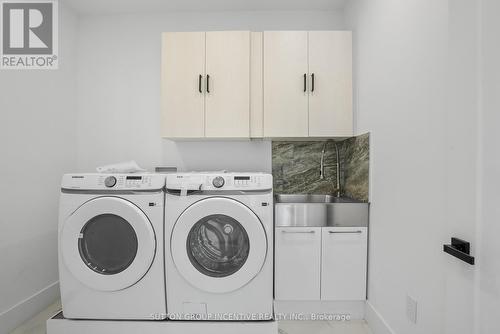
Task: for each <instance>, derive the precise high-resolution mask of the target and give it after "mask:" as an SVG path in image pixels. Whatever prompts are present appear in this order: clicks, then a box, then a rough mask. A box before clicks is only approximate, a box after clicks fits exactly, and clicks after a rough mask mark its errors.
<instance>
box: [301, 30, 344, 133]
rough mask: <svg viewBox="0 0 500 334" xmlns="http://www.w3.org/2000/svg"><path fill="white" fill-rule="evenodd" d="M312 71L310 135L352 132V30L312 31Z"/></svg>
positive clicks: (310, 67) (310, 38)
mask: <svg viewBox="0 0 500 334" xmlns="http://www.w3.org/2000/svg"><path fill="white" fill-rule="evenodd" d="M309 75H310V77H309V80H310V89H309V91H310V95H309V136H311V137H329V136H337V137H344V136H352V134H353V115H352V33H351V32H350V31H310V32H309ZM313 84H314V85H313ZM313 86H314V87H313Z"/></svg>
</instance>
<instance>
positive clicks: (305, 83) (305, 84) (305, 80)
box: [304, 73, 307, 93]
mask: <svg viewBox="0 0 500 334" xmlns="http://www.w3.org/2000/svg"><path fill="white" fill-rule="evenodd" d="M306 91H307V74H306V73H304V93H305V92H306Z"/></svg>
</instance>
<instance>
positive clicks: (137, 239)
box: [60, 197, 156, 291]
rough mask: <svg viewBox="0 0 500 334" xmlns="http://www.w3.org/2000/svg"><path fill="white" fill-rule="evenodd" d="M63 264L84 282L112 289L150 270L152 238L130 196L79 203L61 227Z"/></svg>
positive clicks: (149, 223)
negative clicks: (128, 199) (80, 204)
mask: <svg viewBox="0 0 500 334" xmlns="http://www.w3.org/2000/svg"><path fill="white" fill-rule="evenodd" d="M60 243H61V248H60V251H61V252H62V256H63V259H64V264H65V265H66V267H67V268H68V269H69V270H70V271H71V273H72V274H73V275H74V276H75V278H77V279H78V280H80V281H81V282H82V283H83V284H85V285H87V286H88V287H90V288H92V289H95V290H101V291H117V290H122V289H125V288H128V287H129V286H131V285H133V284H135V283H137V282H138V281H139V280H140V279H141V278H142V277H143V276H144V275H145V274H146V273H147V271H148V270H149V268H150V266H151V264H152V263H153V259H154V255H155V251H156V239H155V233H154V230H153V227H152V225H151V222H150V221H149V219H148V217H147V216H146V215H145V214H144V212H142V211H141V210H140V209H139V208H138V207H137V206H135V205H134V204H132V203H131V202H129V201H127V200H124V199H122V198H118V197H99V198H96V199H93V200H90V201H88V202H86V203H84V204H83V205H82V206H80V207H79V208H78V209H77V210H76V211H75V212H73V214H71V216H69V217H68V219H67V220H66V221H65V223H64V226H63V230H62V232H61V240H60Z"/></svg>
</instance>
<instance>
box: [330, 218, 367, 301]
mask: <svg viewBox="0 0 500 334" xmlns="http://www.w3.org/2000/svg"><path fill="white" fill-rule="evenodd" d="M321 239H322V242H321V300H363V299H365V298H366V260H367V229H366V227H354V228H352V227H325V228H323V229H322V237H321Z"/></svg>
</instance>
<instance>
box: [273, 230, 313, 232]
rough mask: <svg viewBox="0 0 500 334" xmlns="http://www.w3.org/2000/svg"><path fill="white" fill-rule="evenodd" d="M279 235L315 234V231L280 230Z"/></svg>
mask: <svg viewBox="0 0 500 334" xmlns="http://www.w3.org/2000/svg"><path fill="white" fill-rule="evenodd" d="M281 233H316V231H285V230H281Z"/></svg>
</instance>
